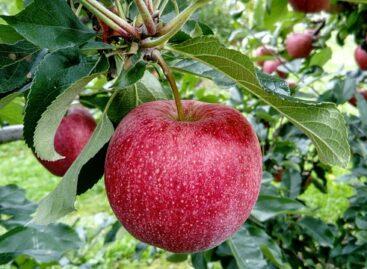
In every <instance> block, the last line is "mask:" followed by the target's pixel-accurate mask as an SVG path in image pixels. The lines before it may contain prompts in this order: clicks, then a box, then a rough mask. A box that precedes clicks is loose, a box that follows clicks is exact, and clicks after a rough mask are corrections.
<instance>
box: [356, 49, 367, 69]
mask: <svg viewBox="0 0 367 269" xmlns="http://www.w3.org/2000/svg"><path fill="white" fill-rule="evenodd" d="M354 57H355V59H356V62H357V64H358V66H359V68H360V69H362V70H367V52H366V51H365V50H364V49H363V48H362V47H361V46H358V48H357V49H356V51H355V53H354Z"/></svg>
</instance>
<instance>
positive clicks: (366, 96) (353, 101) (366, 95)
mask: <svg viewBox="0 0 367 269" xmlns="http://www.w3.org/2000/svg"><path fill="white" fill-rule="evenodd" d="M359 93H360V94H361V95H362V96H363V97H364V99H365V100H367V90H363V91H360V92H359ZM349 103H350V104H351V105H352V106H357V98H356V97H355V96H353V97H352V98H351V99H350V100H349Z"/></svg>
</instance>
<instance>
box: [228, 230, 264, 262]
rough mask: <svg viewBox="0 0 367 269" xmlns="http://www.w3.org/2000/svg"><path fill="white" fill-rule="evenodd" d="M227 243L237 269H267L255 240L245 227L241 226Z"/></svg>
mask: <svg viewBox="0 0 367 269" xmlns="http://www.w3.org/2000/svg"><path fill="white" fill-rule="evenodd" d="M227 242H228V245H229V247H230V248H231V250H232V253H233V256H234V257H235V259H236V262H237V265H238V268H239V269H246V268H249V269H250V268H257V269H265V268H266V267H267V262H266V260H265V258H264V256H263V254H262V252H261V250H260V248H259V246H258V244H257V242H256V240H254V238H253V237H252V236H251V235H250V232H249V231H248V230H247V229H246V227H245V226H242V227H241V228H240V230H239V231H238V232H237V233H235V234H234V235H233V236H231V237H230V238H229V239H228V240H227Z"/></svg>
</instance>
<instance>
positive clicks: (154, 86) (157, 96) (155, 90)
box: [108, 71, 167, 124]
mask: <svg viewBox="0 0 367 269" xmlns="http://www.w3.org/2000/svg"><path fill="white" fill-rule="evenodd" d="M162 99H167V96H166V95H165V93H164V90H163V88H162V86H161V84H160V83H159V81H158V80H157V79H156V78H155V77H154V76H153V75H152V74H151V73H150V72H148V71H146V72H145V74H144V76H143V78H142V79H141V80H140V81H138V82H137V83H135V84H134V85H132V86H130V87H127V88H126V89H122V90H120V91H119V93H118V95H117V96H116V98H115V99H114V100H113V102H112V104H111V106H110V108H109V110H108V117H109V118H110V119H111V121H112V122H113V123H115V124H118V123H119V122H120V121H121V119H122V118H123V117H125V116H126V115H127V114H128V113H129V112H130V111H131V110H132V109H134V108H135V107H137V106H139V105H141V104H143V103H146V102H151V101H156V100H162Z"/></svg>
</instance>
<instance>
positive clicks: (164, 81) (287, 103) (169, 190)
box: [0, 0, 367, 268]
mask: <svg viewBox="0 0 367 269" xmlns="http://www.w3.org/2000/svg"><path fill="white" fill-rule="evenodd" d="M16 2H18V1H16ZM20 2H21V5H23V7H24V8H23V9H22V11H21V12H19V13H17V14H16V15H12V16H10V15H3V16H1V19H2V20H3V21H4V24H1V25H0V47H1V49H0V74H1V76H0V98H1V99H0V124H2V125H4V126H6V127H4V129H3V130H4V132H5V131H7V133H8V134H7V135H4V138H3V139H2V141H6V140H11V139H12V136H15V137H19V129H15V130H12V129H11V128H12V127H11V126H10V127H9V125H15V124H21V125H23V126H24V129H23V132H22V134H23V137H24V140H25V142H26V144H27V145H28V147H29V148H30V149H31V150H32V151H33V152H34V155H35V157H36V158H37V159H39V160H40V162H41V163H42V164H43V165H44V166H45V167H46V168H47V169H48V170H49V171H51V172H52V173H54V174H57V175H59V176H61V177H62V179H60V183H59V184H58V186H57V187H56V189H55V190H54V191H52V192H51V193H49V194H48V195H47V196H46V197H45V198H44V199H43V200H42V201H41V202H40V203H39V205H37V209H35V213H34V214H33V215H32V220H29V222H22V223H21V224H20V225H21V226H20V227H23V228H26V227H28V226H27V225H31V227H33V226H32V225H42V227H53V226H52V225H57V224H51V223H55V222H57V221H58V220H59V219H60V218H61V217H63V216H65V215H67V214H69V213H71V212H72V211H74V210H75V207H74V205H75V199H76V196H77V195H80V194H83V193H84V192H86V191H88V190H89V189H90V188H92V187H93V186H94V185H95V184H96V183H97V182H98V181H99V180H100V179H101V178H102V177H103V175H105V183H106V190H107V195H108V198H109V201H110V204H111V207H112V209H113V210H114V213H115V215H116V216H117V218H118V219H119V221H120V222H121V223H122V224H123V226H124V227H125V228H126V229H127V230H128V231H129V232H131V233H132V234H133V235H134V236H136V237H137V238H138V239H140V240H142V241H143V242H146V243H149V244H152V245H154V246H157V247H161V248H163V249H166V250H170V251H172V252H176V253H178V254H172V256H170V257H169V259H170V261H173V262H180V261H184V260H187V259H191V263H192V265H193V266H194V267H195V268H208V266H211V264H212V263H219V264H221V266H222V267H223V268H273V267H276V268H299V267H306V268H326V267H328V266H331V265H333V266H335V267H337V268H339V267H340V268H363V266H365V265H366V259H365V255H366V254H367V253H366V249H367V248H366V245H367V241H366V240H365V235H366V232H367V226H366V222H367V219H366V216H367V214H366V212H367V208H366V195H365V194H366V192H367V190H366V184H365V177H366V168H367V167H366V165H367V164H366V139H367V137H366V125H367V122H366V119H367V115H366V111H367V103H366V101H365V100H364V98H363V94H360V93H359V92H357V91H356V88H357V85H363V82H364V79H365V74H364V73H363V72H362V70H357V71H355V72H350V71H348V72H345V71H343V70H338V71H335V72H330V73H327V71H326V69H324V67H325V65H326V64H327V63H328V62H329V61H330V60H331V57H332V49H331V48H330V47H329V46H328V41H330V40H332V39H333V38H335V39H336V40H337V43H338V44H339V46H343V45H344V42H345V40H346V39H347V38H348V36H349V35H354V36H355V39H356V41H357V43H358V44H359V47H358V49H357V51H356V60H357V62H358V64H359V69H365V68H364V65H365V64H366V62H367V58H366V59H365V58H364V57H367V52H366V51H365V48H366V47H367V46H366V44H365V43H366V40H365V36H366V29H367V27H366V24H365V22H364V21H363V19H364V18H365V15H366V10H367V9H366V6H365V5H364V4H360V3H359V2H363V1H350V2H342V1H339V2H337V1H331V2H330V1H326V0H325V1H312V0H308V1H296V0H292V1H286V0H272V1H262V0H258V1H235V2H232V1H228V3H226V4H223V3H219V5H218V3H217V4H215V3H213V2H215V1H210V0H194V1H186V0H182V1H166V0H162V1H160V0H145V1H143V0H134V1H130V0H123V1H119V0H117V1H109V0H103V1H97V0H79V1H77V0H74V1H64V0H54V1H41V0H33V1H24V3H23V2H22V1H20ZM302 3H303V4H302ZM305 3H306V4H305ZM211 5H213V6H214V5H217V6H214V7H213V8H212V9H209V8H208V7H207V6H211ZM222 5H223V6H225V7H223V6H222ZM206 10H210V12H208V11H206ZM214 11H216V12H218V13H219V14H220V15H219V16H215V14H213V13H214ZM280 14H281V16H279V15H280ZM216 15H218V14H216ZM223 20H225V23H226V26H225V27H223ZM299 26H301V28H303V31H301V32H297V31H294V29H295V28H297V27H299ZM208 81H211V82H208ZM326 82H329V83H326ZM202 85H204V86H202ZM210 87H220V88H222V89H229V91H230V93H231V94H230V97H224V98H221V97H218V95H214V96H213V95H210V90H211V89H210ZM198 88H203V90H202V89H198ZM354 95H355V97H354V100H353V96H354ZM188 99H196V100H195V101H188ZM198 100H199V101H202V102H201V103H200V102H198ZM348 101H350V102H351V104H348ZM219 102H224V103H226V104H227V106H223V105H219V104H208V103H219ZM23 104H24V105H23ZM353 104H354V105H355V106H356V107H353ZM81 106H84V108H81ZM23 107H24V113H23ZM86 108H89V109H92V110H93V111H95V112H96V113H95V115H97V116H98V120H97V122H95V120H94V119H93V118H91V115H90V114H89V112H87V111H86V110H85V109H86ZM75 110H77V111H79V112H75ZM73 111H74V112H73ZM342 111H343V112H345V113H342ZM350 111H352V112H351V113H350ZM244 115H246V117H247V119H246V118H244ZM250 123H251V124H250ZM13 127H14V126H13ZM83 128H84V129H85V131H84V129H83ZM82 129H83V131H80V130H82ZM255 132H256V135H257V138H256V136H255ZM79 135H80V136H81V138H79V137H78V136H79ZM0 138H1V134H0ZM255 138H256V139H255ZM261 156H262V158H261ZM62 162H63V163H62ZM337 167H340V168H337ZM61 168H62V169H61ZM336 169H345V171H348V172H347V173H344V174H343V176H342V178H341V179H340V180H344V181H345V182H348V183H350V184H351V185H353V187H354V188H355V190H356V191H355V195H354V196H353V197H352V198H351V200H350V207H349V209H348V210H347V211H346V212H345V213H344V212H342V213H343V214H342V215H341V216H340V217H337V219H336V221H335V223H333V224H330V223H327V222H326V221H324V220H322V218H318V217H317V216H314V215H313V214H312V210H310V208H309V207H308V205H307V204H305V203H304V202H303V201H302V199H301V197H302V195H303V194H304V193H305V192H306V191H307V190H308V188H309V187H310V186H314V187H315V188H316V189H318V190H321V191H322V192H326V193H327V192H328V183H327V182H328V178H330V177H331V176H332V175H333V173H334V172H335V170H336ZM261 172H262V173H261ZM261 175H262V176H261ZM261 178H262V186H261V191H260V190H259V189H260V179H261ZM259 191H260V193H259ZM255 203H256V205H255ZM250 212H251V215H250ZM32 213H33V211H32ZM245 220H246V222H245ZM29 223H31V224H29ZM116 223H118V222H116ZM117 227H119V226H117ZM6 228H8V227H6ZM115 230H116V226H113V227H112V229H111V231H112V232H113V231H115ZM11 232H12V230H9V232H8V233H7V234H8V236H10V237H11V234H12V233H11ZM51 233H52V232H51ZM0 246H1V239H0ZM72 247H73V248H75V247H76V246H72ZM4 253H6V251H5V252H4ZM22 254H27V253H22ZM12 258H13V257H10V258H8V259H7V260H6V261H5V262H9V261H10V260H11V259H12ZM5 262H4V261H3V263H5Z"/></svg>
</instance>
